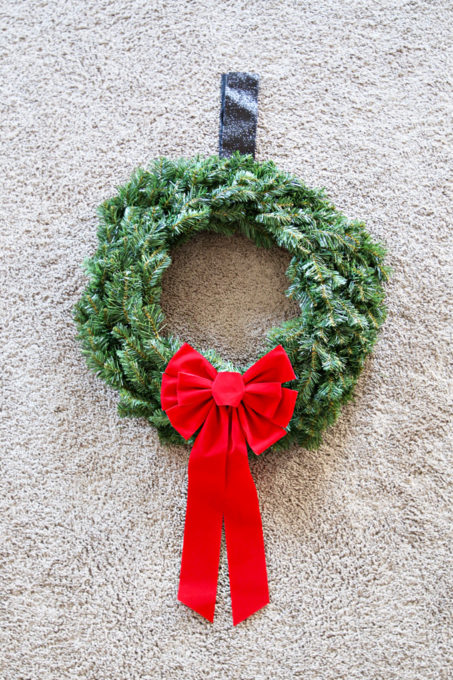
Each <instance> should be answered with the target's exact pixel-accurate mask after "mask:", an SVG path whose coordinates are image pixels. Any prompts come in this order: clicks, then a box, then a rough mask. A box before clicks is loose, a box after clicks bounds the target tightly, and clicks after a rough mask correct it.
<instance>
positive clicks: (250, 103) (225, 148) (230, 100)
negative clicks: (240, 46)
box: [219, 72, 259, 158]
mask: <svg viewBox="0 0 453 680" xmlns="http://www.w3.org/2000/svg"><path fill="white" fill-rule="evenodd" d="M258 84H259V75H258V74H256V73H241V72H239V73H238V72H230V73H222V77H221V82H220V129H219V156H221V157H229V156H231V154H232V153H233V152H234V151H240V152H241V153H243V154H251V155H252V156H253V158H255V143H256V125H257V120H258Z"/></svg>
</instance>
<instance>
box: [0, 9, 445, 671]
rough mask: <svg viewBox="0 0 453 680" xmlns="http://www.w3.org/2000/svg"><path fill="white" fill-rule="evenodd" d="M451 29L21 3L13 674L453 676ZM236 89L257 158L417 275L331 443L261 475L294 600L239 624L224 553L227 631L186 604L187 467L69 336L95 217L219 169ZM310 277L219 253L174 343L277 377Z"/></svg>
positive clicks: (11, 147) (435, 19)
mask: <svg viewBox="0 0 453 680" xmlns="http://www.w3.org/2000/svg"><path fill="white" fill-rule="evenodd" d="M451 20H452V13H451V6H450V4H449V3H448V2H446V1H443V2H436V1H435V0H433V1H430V2H420V1H419V0H414V1H411V2H405V1H403V2H398V3H394V2H390V1H389V0H377V2H373V3H369V2H364V1H363V2H362V1H353V2H349V3H345V2H342V1H341V0H317V1H316V2H311V1H310V0H309V1H308V2H295V1H292V2H290V1H289V0H284V1H279V0H263V1H261V2H256V1H255V2H254V1H249V2H245V1H244V2H242V1H241V2H239V1H229V2H225V3H217V2H215V1H214V0H203V1H199V0H196V1H193V2H185V1H183V0H179V1H177V2H171V1H168V2H163V1H161V0H159V1H151V2H150V1H149V0H143V1H141V2H140V1H137V2H134V1H132V0H129V1H127V0H123V2H120V1H119V0H118V1H116V0H113V1H112V0H109V1H108V2H107V0H90V1H89V2H69V1H67V2H64V1H55V2H45V1H41V2H38V1H37V0H28V1H27V2H14V1H12V0H10V1H9V2H8V1H6V2H3V3H2V18H1V23H2V30H1V32H0V35H1V38H0V40H1V71H2V78H1V83H2V84H1V96H0V107H1V111H2V115H1V139H2V142H1V144H2V153H1V156H0V164H1V169H2V175H1V176H2V181H1V186H0V193H1V199H2V226H1V232H0V244H1V259H2V266H1V288H2V314H1V319H2V322H1V325H0V333H1V345H0V346H1V353H2V369H1V381H2V410H1V418H2V421H1V423H2V430H1V432H2V453H1V474H0V510H1V513H0V518H1V520H0V521H1V546H0V549H1V563H0V594H1V614H0V635H1V654H0V677H1V678H2V680H3V679H4V680H46V679H52V680H54V679H55V680H66V679H71V680H72V679H76V678H77V679H79V678H80V679H87V680H88V679H89V680H129V679H130V680H135V679H137V680H138V679H140V680H154V679H160V678H163V679H164V680H166V679H167V678H168V679H169V680H170V679H173V678H178V679H181V680H182V679H184V680H194V679H197V680H198V679H204V678H208V679H212V680H223V679H232V680H262V679H267V678H269V679H272V680H273V679H275V678H278V679H280V678H281V679H283V678H284V679H285V680H286V679H288V678H301V679H303V680H338V679H340V678H341V679H344V680H354V679H355V678H363V679H364V680H419V679H420V680H421V679H423V680H428V679H429V680H431V679H432V680H438V679H439V678H440V679H444V680H446V679H447V678H450V677H452V674H453V656H452V643H451V632H452V629H451V623H452V621H451V598H452V580H453V579H452V566H453V565H452V557H451V555H452V547H453V545H452V517H451V507H452V505H451V501H452V494H451V491H452V479H451V472H452V460H451V457H450V450H451V443H452V442H451V430H450V424H449V423H450V418H451V407H450V402H449V394H450V387H451V382H450V377H449V376H451V372H450V371H451V366H450V365H449V361H450V354H449V346H448V341H449V324H450V322H451V307H450V306H449V296H450V295H451V288H450V287H449V280H448V278H449V274H450V272H451V269H450V267H449V264H450V263H449V257H450V256H449V252H451V242H449V237H450V233H451V217H452V216H451V212H450V213H449V210H450V206H451V203H450V201H451V195H450V194H449V190H448V171H449V170H448V169H449V162H450V161H451V156H450V154H449V148H451V146H449V145H450V144H451V138H450V140H449V138H448V132H449V129H450V126H449V123H448V120H449V115H450V103H451V94H452V93H451V88H450V86H449V77H450V78H451V72H450V71H449V68H448V63H449V60H448V51H449V50H450V49H451V42H452V35H451V31H450V28H449V27H450V26H451ZM450 63H451V62H450ZM229 70H249V71H253V72H257V73H259V74H260V75H261V90H260V98H259V121H258V132H257V159H258V160H264V159H267V158H272V159H274V160H275V162H276V163H277V165H279V166H280V167H281V168H282V169H286V170H288V171H291V172H294V173H295V174H297V175H298V176H299V177H301V178H303V179H304V180H305V181H306V182H307V183H308V184H310V185H312V186H324V187H326V189H327V191H328V194H329V195H330V197H331V198H332V200H333V202H334V203H335V205H336V206H337V207H338V208H339V209H340V210H342V211H343V212H345V213H346V214H347V215H349V216H351V217H356V218H359V219H362V220H364V221H365V222H366V224H367V226H368V229H369V230H370V232H371V233H372V234H373V236H375V237H376V238H378V239H380V240H382V241H384V242H385V243H386V244H387V245H388V247H389V250H390V255H389V259H388V262H389V264H390V265H391V266H392V267H393V269H394V275H393V278H392V279H391V281H390V282H389V283H388V284H387V287H386V289H387V293H388V308H389V316H388V319H387V322H386V324H385V327H384V328H383V331H382V334H381V336H380V339H379V341H378V344H377V345H376V348H375V353H374V355H373V357H370V358H369V360H368V361H367V364H366V369H365V371H364V373H363V374H362V376H361V378H360V382H359V384H358V386H357V390H356V399H355V400H354V401H353V402H351V403H350V404H348V406H347V407H346V408H345V409H344V410H343V412H342V414H341V417H340V419H339V421H338V422H337V423H336V424H335V426H333V427H332V428H330V430H329V431H328V432H327V433H326V435H325V440H324V443H323V446H322V447H321V448H320V449H319V450H318V451H316V452H308V451H306V450H303V449H297V448H293V449H291V450H290V451H288V452H286V453H284V454H283V453H282V454H264V455H263V456H262V457H261V458H257V459H255V460H253V461H252V473H253V476H254V479H255V480H256V485H257V488H258V493H259V497H260V503H261V510H262V518H263V525H264V534H265V541H266V551H267V564H268V573H269V586H270V594H271V603H270V604H269V605H268V606H267V607H265V608H264V609H263V610H261V611H260V612H258V613H257V614H255V615H254V616H253V617H251V618H250V619H248V620H247V621H245V622H244V623H242V624H240V625H239V626H237V627H233V626H232V620H231V610H230V600H229V584H228V574H227V563H226V554H225V551H224V549H222V559H221V568H220V582H219V591H218V602H217V611H216V618H215V621H214V623H213V624H212V625H211V624H209V623H208V622H206V621H205V620H204V619H202V618H201V617H200V616H198V615H197V614H195V613H193V612H192V611H191V610H189V609H188V608H186V607H185V606H184V605H182V604H180V603H178V602H177V599H176V594H177V585H178V576H179V566H180V556H181V547H182V536H183V522H184V515H185V500H186V484H187V476H186V474H187V460H188V450H187V449H185V448H184V447H174V448H165V447H163V446H160V445H159V443H158V440H157V437H156V434H155V432H154V431H153V429H152V428H151V427H150V426H148V425H147V424H146V423H145V422H144V421H143V420H139V419H136V420H132V419H129V420H127V419H120V418H119V417H118V416H117V414H116V403H117V396H116V394H115V393H114V391H113V390H110V389H108V388H107V387H106V386H104V384H103V383H101V381H100V380H98V379H97V378H96V377H95V376H94V375H92V374H91V373H90V372H89V371H88V369H87V367H86V365H85V362H84V359H83V357H82V356H81V354H80V351H79V347H78V345H77V344H76V341H75V328H74V325H73V323H72V320H71V309H72V306H73V304H74V303H75V302H76V300H77V299H78V298H79V296H80V294H81V292H82V290H83V288H84V286H85V284H86V279H85V277H84V275H83V273H82V271H81V269H80V267H79V265H80V263H81V261H82V259H83V258H84V257H85V256H87V255H89V254H92V253H93V251H94V249H95V247H96V223H97V220H96V213H95V211H96V207H97V206H98V205H99V204H100V203H101V202H102V201H103V200H104V199H105V198H107V197H109V196H111V195H112V194H113V193H114V191H115V186H117V185H118V184H121V183H122V182H124V181H126V180H127V178H128V177H129V175H130V173H131V172H132V170H133V169H134V168H135V167H136V166H137V165H145V164H146V163H147V162H148V161H149V160H150V159H152V158H153V157H155V156H158V155H168V156H171V157H179V156H192V155H194V154H195V153H201V154H203V155H209V154H212V153H216V152H217V143H218V116H219V94H220V92H219V87H220V74H221V73H222V72H225V71H229ZM287 262H288V258H287V254H286V253H282V252H281V251H278V250H277V249H276V250H275V251H273V252H272V251H271V252H261V251H259V250H258V249H257V248H256V247H255V246H254V245H252V244H250V243H248V242H247V241H246V240H245V239H244V238H242V237H233V238H231V239H230V240H228V239H226V238H221V237H218V236H213V235H211V236H210V235H203V236H202V237H200V238H198V239H196V240H194V241H193V242H192V243H191V244H189V245H188V246H187V249H186V251H185V252H183V251H182V250H179V251H178V252H176V253H175V257H174V263H173V265H172V267H171V269H170V270H169V271H168V273H167V274H166V277H165V281H164V298H163V299H164V304H165V310H166V312H167V314H168V321H169V328H170V329H172V330H175V329H177V330H178V331H179V332H181V333H183V334H184V336H185V339H186V340H188V341H189V342H193V343H201V342H206V343H208V344H211V345H216V347H218V348H219V349H220V350H221V351H222V352H223V353H224V355H225V356H226V357H230V358H236V359H237V358H238V357H241V358H249V359H253V358H254V357H256V356H257V355H258V353H259V350H260V347H261V345H260V343H261V342H262V337H263V334H264V332H265V330H266V329H267V328H268V327H269V326H270V325H271V324H273V323H274V322H278V321H280V320H281V319H282V318H285V317H288V315H289V316H290V315H291V314H292V313H293V311H294V310H293V309H292V308H291V307H290V306H289V303H288V301H286V300H285V298H284V295H283V291H284V289H285V286H286V278H285V274H284V272H285V267H286V264H287ZM235 272H238V274H236V273H235Z"/></svg>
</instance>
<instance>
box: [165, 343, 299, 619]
mask: <svg viewBox="0 0 453 680" xmlns="http://www.w3.org/2000/svg"><path fill="white" fill-rule="evenodd" d="M295 377H296V376H295V373H294V371H293V368H292V366H291V362H290V361H289V358H288V355H287V354H286V352H285V350H284V349H283V347H282V346H281V345H278V346H277V347H275V348H274V349H273V350H271V351H270V352H268V353H267V354H265V355H264V356H263V357H262V358H261V359H259V360H258V361H257V362H256V363H255V364H253V366H251V367H250V368H249V369H248V370H247V371H246V372H245V373H244V375H242V374H241V373H238V372H236V371H221V372H217V370H216V369H215V368H214V366H212V364H210V363H209V361H208V360H207V359H205V358H204V357H203V356H202V355H201V354H200V353H199V352H197V351H196V350H194V349H193V347H191V346H190V345H189V344H187V343H184V344H183V345H182V347H181V348H180V349H179V350H178V351H177V352H176V354H175V355H174V356H173V358H172V359H171V360H170V361H169V363H168V365H167V368H166V370H165V372H164V374H163V376H162V388H161V403H162V408H163V409H164V411H165V412H166V414H167V416H168V418H169V420H170V422H171V424H172V425H173V427H174V428H175V430H177V432H179V433H180V434H181V435H182V436H183V437H184V439H189V438H190V437H191V436H192V435H193V434H194V433H195V432H196V431H197V430H199V432H198V434H197V437H196V439H195V443H194V445H193V447H192V451H191V454H190V458H189V484H188V496H187V512H186V523H185V529H184V543H183V552H182V559H181V574H180V584H179V591H178V598H179V600H180V601H181V602H184V604H186V605H188V606H189V607H191V608H192V609H194V610H195V611H197V612H198V613H200V614H202V616H205V617H206V618H207V619H208V620H209V621H212V620H213V618H214V608H215V600H216V590H217V572H218V565H219V553H220V541H221V532H222V522H224V524H225V537H226V543H227V553H228V567H229V573H230V590H231V601H232V608H233V622H234V624H237V623H239V622H240V621H242V620H243V619H245V618H247V617H248V616H250V615H251V614H253V613H254V612H255V611H257V610H258V609H260V608H261V607H264V605H265V604H267V603H268V602H269V592H268V585H267V573H266V561H265V556H264V542H263V532H262V525H261V516H260V512H259V505H258V497H257V494H256V488H255V485H254V483H253V479H252V476H251V474H250V468H249V465H248V458H247V443H248V444H249V446H250V448H251V449H252V451H254V452H255V453H256V454H260V453H262V452H263V451H264V450H265V449H267V448H268V447H269V446H272V444H275V442H276V441H278V440H279V439H281V438H282V437H284V436H285V434H286V430H285V428H286V426H287V425H288V423H289V421H290V419H291V416H292V414H293V411H294V406H295V402H296V397H297V391H296V390H291V389H288V388H286V387H282V383H284V382H288V381H290V380H294V379H295Z"/></svg>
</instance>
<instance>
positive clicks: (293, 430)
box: [74, 151, 390, 448]
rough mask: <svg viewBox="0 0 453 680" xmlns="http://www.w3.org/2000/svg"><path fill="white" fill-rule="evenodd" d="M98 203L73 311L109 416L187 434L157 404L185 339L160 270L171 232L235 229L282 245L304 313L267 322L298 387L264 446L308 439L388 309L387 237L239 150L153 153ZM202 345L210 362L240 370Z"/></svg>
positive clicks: (344, 388) (165, 435)
mask: <svg viewBox="0 0 453 680" xmlns="http://www.w3.org/2000/svg"><path fill="white" fill-rule="evenodd" d="M98 212H99V217H100V224H99V227H98V239H99V247H98V249H97V252H96V253H95V254H94V256H93V257H91V258H88V259H86V260H85V261H84V269H85V271H86V273H87V274H88V276H89V277H90V281H89V283H88V285H87V288H86V290H85V291H84V293H83V295H82V297H81V299H80V300H79V302H78V303H77V304H76V305H75V308H74V319H75V322H76V325H77V328H78V338H79V339H80V341H81V343H82V351H83V352H84V354H85V356H86V359H87V362H88V365H89V367H90V368H91V369H92V370H93V371H95V372H96V374H97V375H99V376H100V377H101V378H102V379H103V380H105V381H106V382H107V383H108V384H109V385H110V386H112V387H113V388H115V389H116V390H118V391H119V394H120V400H119V404H118V411H119V414H120V415H121V416H138V417H143V418H145V419H147V420H148V422H149V423H151V424H152V425H154V426H155V427H156V428H157V429H158V431H159V435H160V437H161V438H162V439H163V440H166V441H172V442H179V443H183V442H184V440H183V438H182V437H181V435H180V434H178V433H177V432H176V431H175V429H174V428H173V427H172V425H171V424H170V422H169V419H168V417H167V415H166V413H165V412H164V411H163V410H162V408H161V398H160V392H161V382H162V374H163V372H164V371H165V368H166V366H167V364H168V362H169V361H170V359H171V358H172V357H173V356H174V355H175V353H176V352H177V350H178V349H179V348H180V347H181V346H182V344H183V341H182V340H180V339H179V338H177V337H174V336H171V335H167V334H166V333H165V319H164V314H163V312H162V309H161V307H160V304H159V302H160V294H161V280H162V275H163V273H164V271H165V270H166V269H167V267H169V266H170V264H171V248H172V247H173V246H174V245H175V244H176V243H178V242H181V241H184V240H186V239H189V238H192V237H194V236H196V234H197V233H198V232H201V231H211V232H216V233H221V234H227V235H228V234H233V233H242V234H244V235H245V236H247V237H248V238H250V239H252V240H253V241H254V243H255V244H256V245H257V246H263V247H270V246H272V245H275V244H276V245H277V246H280V247H281V248H284V249H285V250H287V251H288V252H289V253H291V255H292V259H291V262H290V265H289V267H288V269H287V272H286V274H287V277H288V280H289V287H288V290H287V291H286V294H287V296H288V297H289V298H291V299H293V300H295V301H296V302H297V303H298V305H299V307H300V316H298V317H296V318H293V319H291V320H289V321H286V322H284V323H282V325H280V326H278V327H275V328H271V329H270V330H269V332H268V334H267V349H266V351H268V350H269V349H270V348H273V347H275V346H276V345H279V344H280V345H281V346H282V347H283V348H284V349H285V351H286V353H287V355H288V357H289V359H290V361H291V364H292V366H293V368H294V372H295V374H296V380H294V381H293V382H292V383H290V384H289V387H293V388H294V389H296V390H297V391H298V396H297V401H296V405H295V409H294V414H293V416H292V418H291V421H290V423H289V425H288V427H287V436H285V437H284V438H283V439H281V440H280V441H279V442H278V443H276V444H274V448H277V447H285V446H288V445H289V444H291V443H292V442H297V443H298V444H299V445H301V446H304V447H306V448H317V447H318V446H319V445H320V443H321V435H322V432H323V430H324V429H325V428H326V427H327V426H328V425H331V424H332V423H334V421H335V420H336V418H337V416H338V414H339V411H340V408H341V405H342V404H344V403H345V402H347V401H348V400H350V399H351V398H352V396H353V390H354V386H355V384H356V382H357V379H358V376H359V374H360V372H361V370H362V368H363V365H364V361H365V359H366V357H367V355H368V354H369V353H370V351H371V349H372V347H373V345H374V343H375V342H376V339H377V335H378V331H379V328H380V326H381V325H382V324H383V322H384V320H385V318H386V313H387V312H386V307H385V305H384V295H385V294H384V289H383V282H384V281H386V280H387V279H388V276H389V274H390V269H389V268H388V267H387V266H386V265H384V257H385V255H386V249H385V247H384V246H383V245H382V244H380V243H377V242H376V241H374V240H372V238H371V237H370V235H369V234H368V233H367V231H366V228H365V225H364V224H363V223H362V222H360V221H356V220H350V219H348V218H346V217H345V216H344V215H342V214H341V213H340V212H339V211H338V210H336V208H335V207H334V206H333V205H332V203H331V202H330V201H329V200H328V198H327V197H326V195H325V192H324V190H319V189H311V188H309V187H307V186H306V185H305V184H304V183H303V182H302V181H301V180H300V179H298V178H297V177H294V176H293V175H291V174H289V173H287V172H283V171H281V170H279V169H278V168H277V167H276V166H275V164H274V163H273V161H265V162H262V163H260V162H256V161H255V160H254V159H253V157H252V155H250V154H247V155H245V154H241V153H239V152H238V151H236V152H235V153H233V154H232V155H231V156H230V158H221V157H219V156H210V157H208V158H203V157H200V156H198V155H197V156H195V157H193V158H180V159H177V160H170V159H168V158H164V157H160V158H158V159H156V160H154V161H153V162H152V163H151V165H150V167H149V169H148V170H144V169H141V168H139V169H137V170H136V171H135V172H134V174H133V176H132V178H131V180H130V181H129V182H128V183H127V184H125V185H124V186H122V187H120V188H119V189H118V193H117V195H116V196H115V197H113V198H111V199H109V200H107V201H105V202H104V203H103V204H102V205H101V206H100V208H99V210H98ZM198 349H199V351H200V353H201V354H202V355H203V356H204V357H206V359H208V360H209V361H210V362H211V364H212V365H213V366H214V367H215V368H216V369H217V370H219V371H240V372H243V371H245V370H246V369H247V368H248V367H247V366H233V364H232V363H231V362H227V361H225V360H224V359H223V358H222V357H220V356H219V355H218V354H217V353H216V352H215V351H214V350H213V349H209V348H198ZM194 438H195V437H192V438H191V439H189V443H192V442H193V440H194Z"/></svg>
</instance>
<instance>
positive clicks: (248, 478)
mask: <svg viewBox="0 0 453 680" xmlns="http://www.w3.org/2000/svg"><path fill="white" fill-rule="evenodd" d="M231 425H232V432H231V434H232V442H233V444H232V449H231V450H230V451H229V454H228V458H227V481H226V489H225V514H224V522H225V538H226V545H227V555H228V570H229V575H230V592H231V606H232V610H233V624H234V625H235V626H236V625H237V624H238V623H240V622H241V621H244V619H246V618H248V617H249V616H251V615H252V614H254V613H255V612H256V611H258V610H259V609H262V608H263V607H264V606H266V605H267V604H268V603H269V588H268V582H267V570H266V557H265V551H264V538H263V527H262V523H261V515H260V509H259V502H258V494H257V491H256V487H255V483H254V481H253V478H252V474H251V472H250V467H249V462H248V456H247V445H246V443H245V439H244V436H243V434H242V430H241V428H240V424H239V420H238V417H237V412H234V413H233V417H232V423H231Z"/></svg>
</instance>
